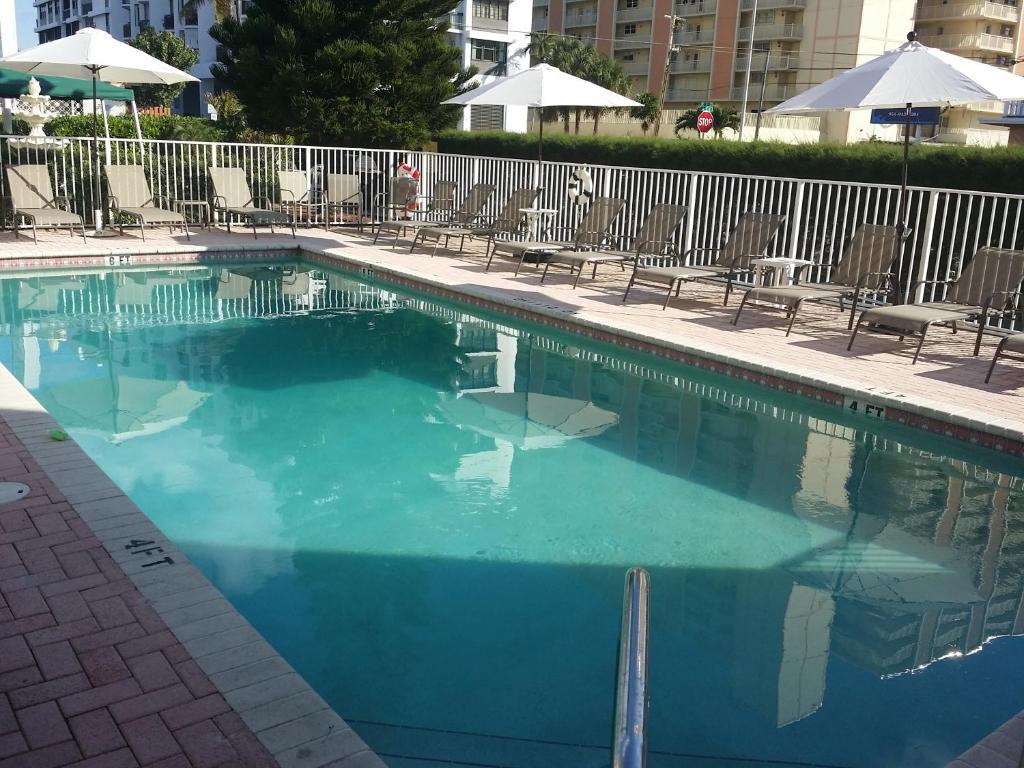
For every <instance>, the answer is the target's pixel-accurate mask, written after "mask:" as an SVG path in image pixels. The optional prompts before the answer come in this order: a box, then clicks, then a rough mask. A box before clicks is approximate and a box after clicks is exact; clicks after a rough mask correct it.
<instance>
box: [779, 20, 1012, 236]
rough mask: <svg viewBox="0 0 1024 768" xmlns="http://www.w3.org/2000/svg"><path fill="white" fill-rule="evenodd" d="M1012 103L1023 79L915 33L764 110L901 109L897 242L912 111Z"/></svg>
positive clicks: (902, 226) (904, 202)
mask: <svg viewBox="0 0 1024 768" xmlns="http://www.w3.org/2000/svg"><path fill="white" fill-rule="evenodd" d="M1016 99H1024V77H1019V76H1017V75H1014V74H1012V73H1010V72H1007V71H1006V70H1005V69H999V68H998V67H993V66H990V65H988V64H982V63H981V62H979V61H972V60H971V59H965V58H963V57H961V56H954V55H953V54H951V53H946V52H945V51H940V50H939V49H937V48H929V47H927V46H925V45H922V44H921V43H919V42H917V34H916V33H914V32H911V33H910V34H908V35H907V42H905V43H904V44H903V45H901V46H900V47H899V48H896V49H895V50H892V51H889V52H888V53H883V54H882V55H881V56H879V57H878V58H876V59H872V60H871V61H869V62H868V63H866V64H862V65H861V66H859V67H856V68H854V69H851V70H848V71H846V72H843V73H842V74H841V75H838V76H836V77H833V78H832V79H831V80H827V81H825V82H824V83H822V84H821V85H816V86H814V87H813V88H811V89H809V90H807V91H804V92H803V93H801V94H800V95H798V96H794V97H793V98H792V99H789V100H787V101H784V102H782V103H781V104H779V105H778V106H776V107H772V108H771V109H769V110H768V112H780V113H794V112H797V113H798V112H822V111H826V110H834V109H841V110H851V109H901V110H904V116H905V129H906V130H905V133H904V136H903V169H902V174H901V181H900V197H899V214H898V216H899V219H898V221H897V222H896V226H897V227H898V229H899V231H900V235H901V241H902V240H903V239H904V238H905V233H906V227H907V222H906V217H907V176H908V169H909V161H910V127H911V125H912V122H913V114H914V113H913V110H914V108H915V107H949V106H962V105H966V104H976V103H978V102H982V101H1011V100H1016Z"/></svg>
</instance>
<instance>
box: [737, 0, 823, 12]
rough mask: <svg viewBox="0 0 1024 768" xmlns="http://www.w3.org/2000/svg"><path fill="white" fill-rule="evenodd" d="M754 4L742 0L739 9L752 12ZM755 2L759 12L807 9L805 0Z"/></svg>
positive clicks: (758, 0)
mask: <svg viewBox="0 0 1024 768" xmlns="http://www.w3.org/2000/svg"><path fill="white" fill-rule="evenodd" d="M754 2H755V0H743V4H742V5H741V6H740V9H741V10H744V11H752V10H754ZM756 2H757V10H759V11H770V10H785V9H787V8H790V9H793V10H799V9H801V8H806V7H807V0H756Z"/></svg>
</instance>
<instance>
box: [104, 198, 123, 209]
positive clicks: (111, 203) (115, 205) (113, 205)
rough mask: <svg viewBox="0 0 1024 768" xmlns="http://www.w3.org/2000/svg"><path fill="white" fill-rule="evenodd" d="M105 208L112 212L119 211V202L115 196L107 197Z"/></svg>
mask: <svg viewBox="0 0 1024 768" xmlns="http://www.w3.org/2000/svg"><path fill="white" fill-rule="evenodd" d="M107 207H108V208H110V209H111V210H113V211H120V210H121V201H120V200H118V199H117V195H107Z"/></svg>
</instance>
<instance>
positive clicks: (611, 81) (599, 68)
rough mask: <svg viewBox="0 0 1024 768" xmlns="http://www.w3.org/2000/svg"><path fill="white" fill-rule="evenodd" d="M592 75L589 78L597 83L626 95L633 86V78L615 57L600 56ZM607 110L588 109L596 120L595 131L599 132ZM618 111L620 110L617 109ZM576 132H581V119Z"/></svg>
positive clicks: (590, 115)
mask: <svg viewBox="0 0 1024 768" xmlns="http://www.w3.org/2000/svg"><path fill="white" fill-rule="evenodd" d="M592 74H593V76H592V77H588V78H587V80H590V81H591V82H594V83H597V84H598V85H600V86H601V87H602V88H607V89H608V90H609V91H614V92H615V93H618V94H621V95H623V96H625V95H626V94H627V93H629V90H630V88H631V87H632V86H633V80H632V79H631V78H630V76H629V75H628V74H627V73H626V70H625V69H623V68H622V65H621V64H620V63H619V62H617V61H615V60H614V59H609V58H608V57H607V56H599V57H598V59H597V61H596V62H595V63H594V66H593V70H592ZM606 111H607V110H606V109H603V108H598V109H588V110H587V116H588V117H591V118H593V120H594V133H595V134H596V133H597V126H598V123H599V122H600V121H601V115H603V114H604V113H605V112H606ZM615 111H616V112H618V111H620V110H615ZM576 126H577V128H576V132H577V133H579V121H578V120H577V122H576Z"/></svg>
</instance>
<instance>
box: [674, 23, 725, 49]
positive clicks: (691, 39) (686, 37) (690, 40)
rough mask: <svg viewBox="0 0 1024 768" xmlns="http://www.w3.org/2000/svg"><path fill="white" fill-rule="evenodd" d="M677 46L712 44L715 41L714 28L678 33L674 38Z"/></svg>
mask: <svg viewBox="0 0 1024 768" xmlns="http://www.w3.org/2000/svg"><path fill="white" fill-rule="evenodd" d="M672 39H673V40H674V41H675V43H676V45H693V44H694V43H709V44H710V43H712V42H714V40H715V30H714V27H711V28H708V29H701V30H700V31H699V32H698V31H697V30H693V29H691V30H683V31H682V32H676V33H675V35H674V36H673V38H672Z"/></svg>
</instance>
